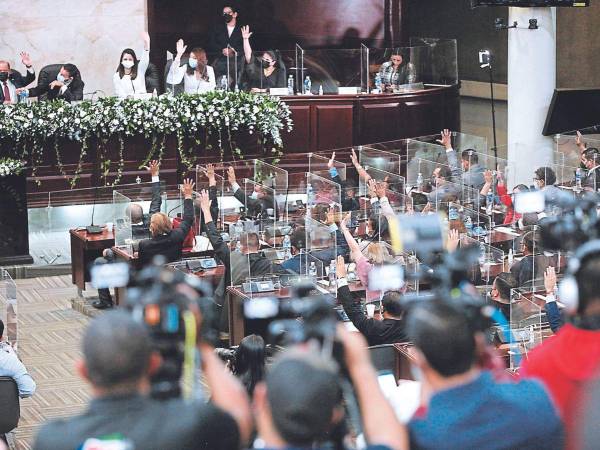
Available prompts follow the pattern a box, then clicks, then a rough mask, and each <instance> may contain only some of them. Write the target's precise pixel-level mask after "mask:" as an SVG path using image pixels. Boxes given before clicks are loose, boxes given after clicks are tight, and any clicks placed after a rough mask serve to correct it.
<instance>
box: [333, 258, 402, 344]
mask: <svg viewBox="0 0 600 450" xmlns="http://www.w3.org/2000/svg"><path fill="white" fill-rule="evenodd" d="M335 273H336V276H337V283H338V290H337V292H338V298H339V300H340V301H341V302H342V306H343V308H344V312H345V313H346V315H347V316H348V318H349V319H350V321H351V322H352V324H353V325H354V326H355V327H356V329H357V330H358V331H360V332H361V333H362V334H363V336H364V337H365V338H366V339H367V342H368V343H369V345H383V344H395V343H398V342H407V341H408V336H407V334H406V331H405V322H404V311H403V310H402V307H401V306H400V304H399V302H398V300H399V299H400V295H401V294H400V293H399V292H398V291H389V292H386V293H385V294H384V296H383V299H382V301H381V304H382V307H383V320H377V319H375V318H368V317H367V316H366V314H365V313H364V312H363V305H362V302H357V301H355V300H354V298H353V297H352V293H351V292H350V288H349V287H348V281H347V279H346V264H345V262H344V257H343V256H338V258H337V268H336V272H335Z"/></svg>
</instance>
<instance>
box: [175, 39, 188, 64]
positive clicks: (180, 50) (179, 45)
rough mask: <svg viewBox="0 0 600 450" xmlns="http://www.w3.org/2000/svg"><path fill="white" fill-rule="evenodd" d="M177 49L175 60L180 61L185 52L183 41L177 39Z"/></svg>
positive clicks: (185, 46) (185, 47)
mask: <svg viewBox="0 0 600 450" xmlns="http://www.w3.org/2000/svg"><path fill="white" fill-rule="evenodd" d="M176 47H177V59H181V57H182V56H183V54H184V53H185V51H186V50H187V45H185V43H184V42H183V39H179V40H178V41H177V44H176Z"/></svg>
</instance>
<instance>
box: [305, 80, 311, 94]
mask: <svg viewBox="0 0 600 450" xmlns="http://www.w3.org/2000/svg"><path fill="white" fill-rule="evenodd" d="M311 89H312V81H310V77H309V76H308V75H306V78H305V79H304V93H305V94H307V95H308V94H310V92H311V91H310V90H311Z"/></svg>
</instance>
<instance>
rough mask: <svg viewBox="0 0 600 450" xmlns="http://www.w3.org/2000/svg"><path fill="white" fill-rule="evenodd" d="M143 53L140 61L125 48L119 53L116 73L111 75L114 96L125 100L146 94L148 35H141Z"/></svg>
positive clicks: (148, 56) (148, 52) (148, 58)
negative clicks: (135, 95)
mask: <svg viewBox="0 0 600 450" xmlns="http://www.w3.org/2000/svg"><path fill="white" fill-rule="evenodd" d="M142 38H143V40H144V51H143V52H142V57H141V59H137V56H136V54H135V52H134V51H133V50H132V49H130V48H126V49H125V50H123V52H122V53H121V59H120V61H119V66H118V67H117V71H116V72H115V74H114V75H113V85H114V88H115V95H116V96H117V97H119V98H126V97H128V96H130V95H134V94H146V69H147V68H148V63H149V62H150V35H149V34H148V33H143V34H142Z"/></svg>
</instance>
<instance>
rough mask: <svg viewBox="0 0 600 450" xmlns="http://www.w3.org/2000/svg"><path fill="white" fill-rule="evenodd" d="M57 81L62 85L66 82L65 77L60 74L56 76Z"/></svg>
mask: <svg viewBox="0 0 600 450" xmlns="http://www.w3.org/2000/svg"><path fill="white" fill-rule="evenodd" d="M56 81H60V82H61V83H64V82H65V77H64V76H63V74H62V73H60V72H59V73H58V75H56Z"/></svg>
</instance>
